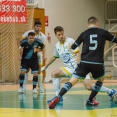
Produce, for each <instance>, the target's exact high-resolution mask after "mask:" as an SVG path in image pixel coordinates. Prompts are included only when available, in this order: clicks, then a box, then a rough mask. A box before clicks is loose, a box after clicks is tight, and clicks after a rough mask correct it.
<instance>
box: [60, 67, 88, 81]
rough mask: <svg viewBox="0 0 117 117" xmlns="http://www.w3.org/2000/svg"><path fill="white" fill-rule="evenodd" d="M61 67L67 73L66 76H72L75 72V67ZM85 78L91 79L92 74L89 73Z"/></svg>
mask: <svg viewBox="0 0 117 117" xmlns="http://www.w3.org/2000/svg"><path fill="white" fill-rule="evenodd" d="M60 69H61V70H62V71H63V72H64V73H65V75H66V78H71V77H72V74H73V72H74V70H75V69H71V68H68V67H61V68H60ZM85 79H87V80H89V79H90V75H89V74H87V75H86V78H85Z"/></svg>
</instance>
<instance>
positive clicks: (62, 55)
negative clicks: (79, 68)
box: [61, 53, 71, 63]
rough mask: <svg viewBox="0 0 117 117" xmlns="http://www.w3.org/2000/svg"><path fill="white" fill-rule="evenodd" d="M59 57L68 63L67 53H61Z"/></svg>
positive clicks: (68, 56) (69, 57) (68, 55)
mask: <svg viewBox="0 0 117 117" xmlns="http://www.w3.org/2000/svg"><path fill="white" fill-rule="evenodd" d="M61 58H62V60H63V62H64V63H69V61H70V59H71V56H70V54H69V53H63V54H61Z"/></svg>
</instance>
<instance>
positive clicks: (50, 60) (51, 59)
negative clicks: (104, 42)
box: [45, 56, 56, 69]
mask: <svg viewBox="0 0 117 117" xmlns="http://www.w3.org/2000/svg"><path fill="white" fill-rule="evenodd" d="M55 60H56V57H55V56H52V57H51V58H50V59H49V61H48V62H47V64H46V65H45V69H47V68H48V66H49V65H51V64H52V63H53V62H54V61H55Z"/></svg>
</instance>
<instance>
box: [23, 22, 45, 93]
mask: <svg viewBox="0 0 117 117" xmlns="http://www.w3.org/2000/svg"><path fill="white" fill-rule="evenodd" d="M41 27H42V24H41V22H40V21H38V22H35V23H34V29H33V30H29V31H27V32H25V33H24V34H23V35H22V39H25V38H27V36H28V33H29V32H35V38H37V39H39V40H41V41H42V43H43V44H46V36H45V35H44V34H43V33H42V32H41ZM22 39H21V40H22ZM37 55H38V62H39V75H38V86H39V90H40V93H44V88H43V86H42V79H43V76H42V73H41V70H40V69H41V67H42V65H43V60H46V59H47V58H46V46H45V48H44V49H43V52H42V51H40V52H38V53H37ZM27 80H28V76H27V74H26V75H25V80H24V84H23V89H24V91H25V90H26V84H27Z"/></svg>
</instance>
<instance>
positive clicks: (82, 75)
mask: <svg viewBox="0 0 117 117" xmlns="http://www.w3.org/2000/svg"><path fill="white" fill-rule="evenodd" d="M82 67H83V66H82V65H81V63H80V64H78V66H77V68H76V69H75V71H74V73H73V75H72V78H71V79H70V80H69V82H67V83H65V84H64V86H63V87H62V88H61V90H60V92H59V94H58V96H56V98H54V100H52V102H50V104H49V108H50V109H53V108H55V106H56V104H57V103H58V102H59V100H60V97H62V96H63V95H64V94H65V93H67V92H68V91H69V90H70V89H71V87H72V86H74V85H75V84H76V83H77V82H78V81H79V79H84V78H85V76H86V74H88V73H89V72H88V71H85V70H83V69H82ZM83 68H84V67H83Z"/></svg>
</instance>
